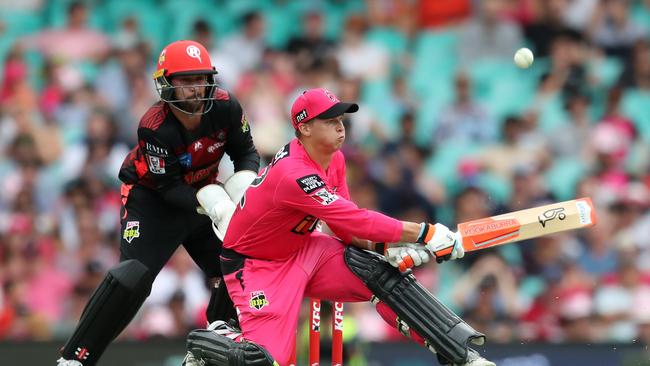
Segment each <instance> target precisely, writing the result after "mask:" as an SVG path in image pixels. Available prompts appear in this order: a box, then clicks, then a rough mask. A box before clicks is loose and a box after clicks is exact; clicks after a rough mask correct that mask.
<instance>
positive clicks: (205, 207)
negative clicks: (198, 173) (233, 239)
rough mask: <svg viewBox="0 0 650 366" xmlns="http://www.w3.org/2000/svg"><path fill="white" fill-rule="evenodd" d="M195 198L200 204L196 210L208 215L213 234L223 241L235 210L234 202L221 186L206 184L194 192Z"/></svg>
mask: <svg viewBox="0 0 650 366" xmlns="http://www.w3.org/2000/svg"><path fill="white" fill-rule="evenodd" d="M196 199H197V200H198V201H199V203H200V204H201V206H200V207H197V209H196V212H198V213H200V214H203V215H208V216H209V217H210V219H211V220H212V224H213V225H212V228H213V229H214V232H215V234H217V237H218V238H219V240H221V241H223V238H224V237H225V236H226V230H227V229H228V224H229V223H230V218H231V217H232V214H233V213H234V212H235V204H234V203H233V202H232V201H231V200H230V196H228V194H227V193H226V191H225V190H224V189H223V188H222V187H221V186H219V185H216V184H208V185H206V186H205V187H203V188H201V189H199V191H198V192H196Z"/></svg>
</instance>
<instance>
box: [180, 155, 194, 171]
mask: <svg viewBox="0 0 650 366" xmlns="http://www.w3.org/2000/svg"><path fill="white" fill-rule="evenodd" d="M178 161H179V162H180V163H181V166H182V167H183V168H185V169H189V168H191V167H192V154H190V153H184V154H181V155H180V156H179V157H178Z"/></svg>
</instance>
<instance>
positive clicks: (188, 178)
mask: <svg viewBox="0 0 650 366" xmlns="http://www.w3.org/2000/svg"><path fill="white" fill-rule="evenodd" d="M218 171H219V162H218V161H217V162H215V163H214V164H212V165H209V166H208V167H206V168H203V169H199V170H196V171H191V172H187V173H186V174H185V175H184V176H183V179H184V180H185V183H187V184H194V183H196V182H198V181H201V180H204V179H206V178H208V177H209V176H210V175H211V174H213V173H217V172H218Z"/></svg>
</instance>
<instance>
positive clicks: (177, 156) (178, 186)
mask: <svg viewBox="0 0 650 366" xmlns="http://www.w3.org/2000/svg"><path fill="white" fill-rule="evenodd" d="M214 93H215V94H216V100H214V101H213V103H214V105H213V106H212V109H211V110H210V111H209V112H208V113H206V114H204V115H203V116H202V117H201V122H200V124H199V127H198V128H197V129H196V130H194V131H189V130H187V129H186V128H185V127H184V126H183V124H181V122H180V121H179V120H178V119H177V118H176V116H174V114H173V113H172V112H171V109H170V106H169V105H168V104H167V103H165V102H162V101H160V102H158V103H156V104H154V105H153V106H152V107H151V108H149V110H148V111H147V112H146V113H145V114H144V116H142V119H141V120H140V124H139V125H138V145H137V146H136V147H135V148H133V150H131V152H130V153H129V155H128V156H127V157H126V159H124V163H122V168H121V169H120V173H119V178H120V180H121V181H122V182H124V183H126V184H133V185H140V186H143V187H146V188H149V189H152V190H155V191H158V192H159V193H161V194H162V196H163V198H164V199H165V200H166V201H169V202H170V203H172V204H174V205H176V206H180V207H183V208H187V209H190V210H194V209H195V208H196V207H197V206H198V201H197V200H196V191H197V190H198V189H199V188H201V187H203V186H205V185H206V184H210V183H215V182H216V179H217V175H218V173H219V162H220V161H221V158H222V157H223V155H224V153H228V155H229V156H230V158H231V159H232V161H233V163H234V166H235V171H239V170H252V171H254V172H257V170H258V168H259V162H260V157H259V155H258V153H257V151H256V150H255V146H254V145H253V139H252V138H251V134H250V127H249V124H248V120H247V119H246V114H245V113H244V112H243V111H242V108H241V106H240V104H239V102H238V101H237V100H236V99H235V98H234V97H233V96H232V95H230V94H229V93H228V92H227V91H225V90H223V89H218V88H215V91H214Z"/></svg>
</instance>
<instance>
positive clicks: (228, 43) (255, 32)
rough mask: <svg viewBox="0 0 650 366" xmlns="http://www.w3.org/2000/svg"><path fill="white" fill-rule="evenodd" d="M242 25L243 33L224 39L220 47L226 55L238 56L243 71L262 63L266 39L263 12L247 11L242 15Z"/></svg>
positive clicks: (239, 66) (238, 64) (238, 62)
mask: <svg viewBox="0 0 650 366" xmlns="http://www.w3.org/2000/svg"><path fill="white" fill-rule="evenodd" d="M242 26H243V29H242V30H241V33H235V34H234V35H232V36H230V37H228V38H226V39H224V40H223V42H222V43H221V45H220V47H219V49H220V52H221V53H222V54H224V55H230V56H231V57H236V59H237V67H238V68H239V70H241V72H242V73H243V72H247V71H251V70H254V69H256V68H258V67H259V66H260V65H261V63H262V57H263V54H264V50H265V49H266V41H265V40H264V27H265V23H264V18H263V17H262V14H261V13H258V12H255V11H251V12H249V13H246V14H245V15H244V16H243V17H242ZM235 55H236V56H235ZM217 59H218V58H217ZM235 75H237V74H235Z"/></svg>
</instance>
